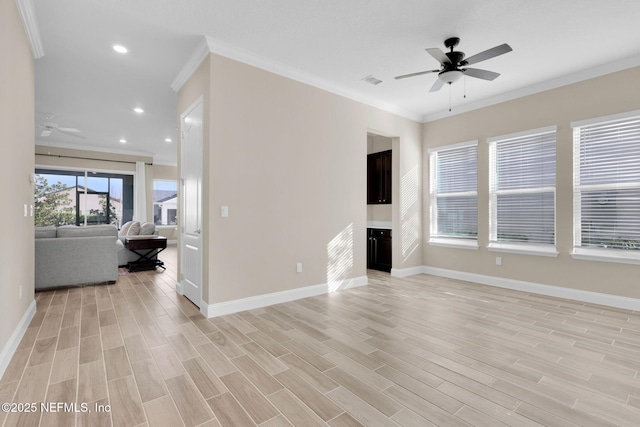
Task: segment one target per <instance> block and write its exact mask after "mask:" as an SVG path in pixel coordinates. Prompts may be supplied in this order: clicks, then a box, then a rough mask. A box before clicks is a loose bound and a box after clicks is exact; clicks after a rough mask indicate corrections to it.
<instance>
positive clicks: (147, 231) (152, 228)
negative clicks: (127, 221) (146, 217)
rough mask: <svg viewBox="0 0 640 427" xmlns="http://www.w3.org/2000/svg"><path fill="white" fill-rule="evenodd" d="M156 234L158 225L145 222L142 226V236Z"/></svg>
mask: <svg viewBox="0 0 640 427" xmlns="http://www.w3.org/2000/svg"><path fill="white" fill-rule="evenodd" d="M155 232H156V225H155V224H154V223H152V222H145V223H144V224H142V225H141V226H140V235H141V236H151V235H153V233H155Z"/></svg>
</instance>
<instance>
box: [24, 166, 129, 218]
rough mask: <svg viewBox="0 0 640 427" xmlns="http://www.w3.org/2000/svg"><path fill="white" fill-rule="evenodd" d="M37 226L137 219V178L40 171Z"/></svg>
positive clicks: (38, 171)
mask: <svg viewBox="0 0 640 427" xmlns="http://www.w3.org/2000/svg"><path fill="white" fill-rule="evenodd" d="M34 207H35V209H34V217H35V218H34V219H35V225H36V226H46V225H56V226H60V225H68V224H75V225H95V224H114V225H116V226H117V227H118V228H119V227H120V226H121V225H122V224H123V223H124V222H126V221H129V220H131V217H132V215H133V175H118V174H110V173H94V172H87V173H85V171H66V170H64V171H61V170H49V169H36V181H35V186H34Z"/></svg>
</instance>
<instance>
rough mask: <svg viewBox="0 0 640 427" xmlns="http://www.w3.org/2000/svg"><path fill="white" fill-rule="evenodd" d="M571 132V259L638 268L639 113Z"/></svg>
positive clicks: (598, 121) (584, 123)
mask: <svg viewBox="0 0 640 427" xmlns="http://www.w3.org/2000/svg"><path fill="white" fill-rule="evenodd" d="M571 127H573V162H574V168H573V201H574V204H573V206H574V208H573V209H574V253H573V256H574V258H586V259H598V258H602V259H603V260H609V261H619V262H639V263H640V111H634V112H631V113H626V114H622V115H615V116H608V117H602V118H599V119H593V120H585V121H582V122H576V123H572V124H571ZM607 258H609V259H607ZM615 258H617V259H615Z"/></svg>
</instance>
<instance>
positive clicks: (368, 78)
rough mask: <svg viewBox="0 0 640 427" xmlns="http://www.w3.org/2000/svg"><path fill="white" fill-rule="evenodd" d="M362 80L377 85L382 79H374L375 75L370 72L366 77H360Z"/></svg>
mask: <svg viewBox="0 0 640 427" xmlns="http://www.w3.org/2000/svg"><path fill="white" fill-rule="evenodd" d="M362 80H363V81H365V82H367V83H371V84H372V85H374V86H375V85H379V84H380V83H382V80H379V79H376V78H375V77H373V76H372V75H371V74H369V75H368V76H367V77H365V78H364V79H362Z"/></svg>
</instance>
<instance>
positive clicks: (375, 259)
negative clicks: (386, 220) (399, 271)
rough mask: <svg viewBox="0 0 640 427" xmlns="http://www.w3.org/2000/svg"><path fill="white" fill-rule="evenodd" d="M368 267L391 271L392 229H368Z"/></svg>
mask: <svg viewBox="0 0 640 427" xmlns="http://www.w3.org/2000/svg"><path fill="white" fill-rule="evenodd" d="M367 268H369V269H371V270H380V271H386V272H390V271H391V230H387V229H383V228H368V229H367Z"/></svg>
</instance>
